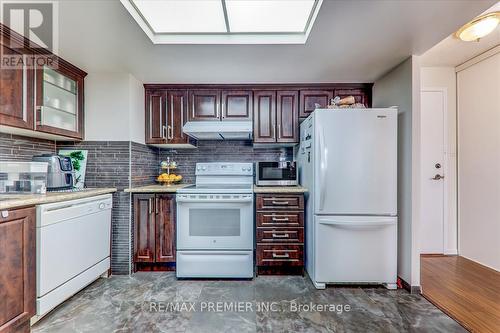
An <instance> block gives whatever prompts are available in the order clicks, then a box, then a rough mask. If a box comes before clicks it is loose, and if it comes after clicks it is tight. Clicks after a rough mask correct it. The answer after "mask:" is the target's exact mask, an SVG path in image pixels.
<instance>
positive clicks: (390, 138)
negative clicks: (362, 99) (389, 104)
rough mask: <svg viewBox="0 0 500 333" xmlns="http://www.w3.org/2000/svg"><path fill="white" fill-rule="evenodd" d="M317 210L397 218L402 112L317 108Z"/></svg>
mask: <svg viewBox="0 0 500 333" xmlns="http://www.w3.org/2000/svg"><path fill="white" fill-rule="evenodd" d="M314 117H315V120H314V122H315V123H314V127H315V129H316V131H315V135H316V138H315V151H316V153H315V157H316V158H315V173H314V177H315V180H314V182H315V186H314V189H315V203H314V204H315V212H316V214H321V215H396V214H397V209H396V207H397V109H364V110H363V109H354V110H353V109H351V110H316V111H315V112H314Z"/></svg>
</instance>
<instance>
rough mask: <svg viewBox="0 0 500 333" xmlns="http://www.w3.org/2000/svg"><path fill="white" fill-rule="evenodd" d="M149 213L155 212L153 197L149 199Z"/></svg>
mask: <svg viewBox="0 0 500 333" xmlns="http://www.w3.org/2000/svg"><path fill="white" fill-rule="evenodd" d="M148 213H149V215H151V214H152V213H153V198H149V199H148Z"/></svg>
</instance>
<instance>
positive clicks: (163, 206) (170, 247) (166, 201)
mask: <svg viewBox="0 0 500 333" xmlns="http://www.w3.org/2000/svg"><path fill="white" fill-rule="evenodd" d="M174 198H175V197H174V196H172V195H165V194H161V195H156V197H155V215H156V258H155V259H156V262H175V200H174Z"/></svg>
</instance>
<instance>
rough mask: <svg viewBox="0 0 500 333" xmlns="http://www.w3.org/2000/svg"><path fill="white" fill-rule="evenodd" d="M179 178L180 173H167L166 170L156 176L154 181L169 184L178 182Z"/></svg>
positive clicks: (180, 178) (180, 177)
mask: <svg viewBox="0 0 500 333" xmlns="http://www.w3.org/2000/svg"><path fill="white" fill-rule="evenodd" d="M181 180H182V176H181V175H176V174H173V173H170V174H168V173H166V172H165V173H162V174H161V175H159V176H158V178H156V181H157V182H158V183H160V184H163V185H166V186H170V185H172V184H175V183H179V182H180V181H181Z"/></svg>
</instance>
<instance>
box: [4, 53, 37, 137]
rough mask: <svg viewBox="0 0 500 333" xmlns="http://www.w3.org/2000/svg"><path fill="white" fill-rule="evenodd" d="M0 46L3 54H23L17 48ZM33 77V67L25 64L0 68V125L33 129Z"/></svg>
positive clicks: (15, 55) (16, 55)
mask: <svg viewBox="0 0 500 333" xmlns="http://www.w3.org/2000/svg"><path fill="white" fill-rule="evenodd" d="M0 47H1V52H0V54H2V55H4V56H14V57H20V56H22V55H23V54H22V53H20V52H19V50H18V49H13V48H10V47H7V46H6V45H0ZM33 77H34V71H33V69H31V68H28V66H26V64H24V65H23V66H22V68H18V69H15V68H12V69H11V68H8V67H7V68H2V69H0V125H5V126H13V127H17V128H24V129H33V84H32V82H33Z"/></svg>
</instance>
